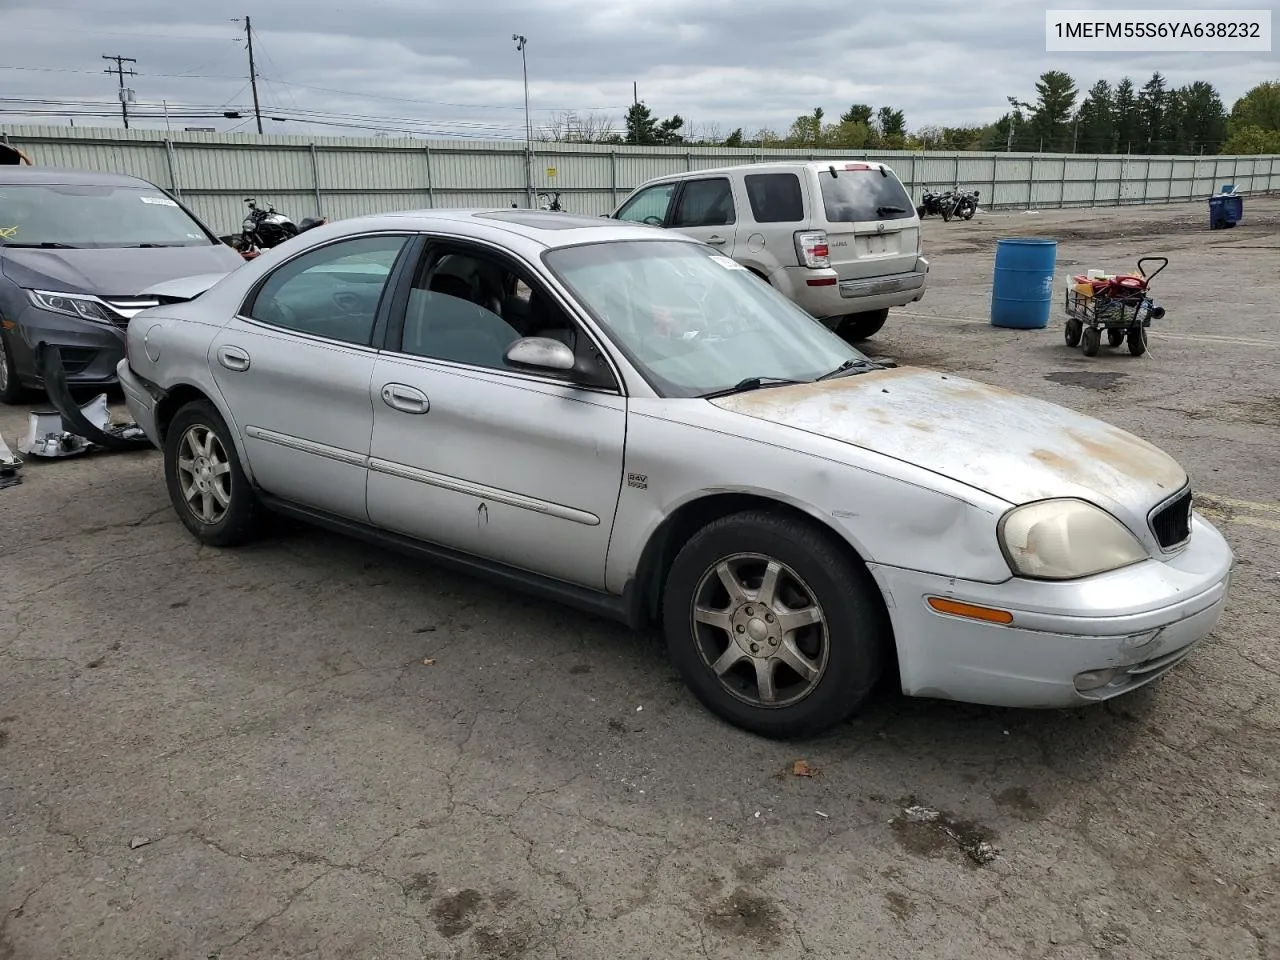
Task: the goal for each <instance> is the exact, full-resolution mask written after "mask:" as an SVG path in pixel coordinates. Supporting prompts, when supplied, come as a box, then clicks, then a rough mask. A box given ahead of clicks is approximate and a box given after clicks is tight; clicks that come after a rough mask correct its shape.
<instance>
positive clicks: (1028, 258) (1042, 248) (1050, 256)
mask: <svg viewBox="0 0 1280 960" xmlns="http://www.w3.org/2000/svg"><path fill="white" fill-rule="evenodd" d="M1057 263H1058V241H1057V240H1047V239H1045V238H1043V237H1005V238H1003V239H1000V240H997V241H996V271H995V279H994V281H993V283H992V287H991V325H992V326H993V327H1015V328H1017V329H1019V330H1036V329H1040V328H1041V327H1047V326H1048V325H1049V311H1050V308H1051V307H1052V306H1053V275H1054V270H1055V269H1056V267H1057Z"/></svg>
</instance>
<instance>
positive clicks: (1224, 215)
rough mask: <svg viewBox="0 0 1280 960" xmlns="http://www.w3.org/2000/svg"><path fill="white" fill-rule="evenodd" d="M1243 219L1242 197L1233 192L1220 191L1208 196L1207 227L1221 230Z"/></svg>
mask: <svg viewBox="0 0 1280 960" xmlns="http://www.w3.org/2000/svg"><path fill="white" fill-rule="evenodd" d="M1243 219H1244V197H1241V196H1238V195H1236V194H1234V193H1220V194H1218V195H1217V196H1215V197H1210V198H1209V229H1210V230H1222V229H1225V228H1228V227H1234V226H1235V225H1236V224H1237V223H1239V222H1240V221H1241V220H1243Z"/></svg>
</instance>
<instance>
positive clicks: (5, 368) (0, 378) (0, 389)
mask: <svg viewBox="0 0 1280 960" xmlns="http://www.w3.org/2000/svg"><path fill="white" fill-rule="evenodd" d="M26 395H27V389H26V387H24V386H23V385H22V381H21V380H19V379H18V366H17V362H16V361H15V360H14V359H13V350H11V349H10V347H9V341H8V339H7V338H6V336H5V333H4V331H3V330H0V403H20V402H21V401H22V399H23V397H25V396H26Z"/></svg>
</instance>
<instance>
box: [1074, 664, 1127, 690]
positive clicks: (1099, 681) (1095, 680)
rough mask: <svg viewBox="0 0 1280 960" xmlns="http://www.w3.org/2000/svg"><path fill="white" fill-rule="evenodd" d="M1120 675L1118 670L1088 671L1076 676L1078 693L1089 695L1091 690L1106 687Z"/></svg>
mask: <svg viewBox="0 0 1280 960" xmlns="http://www.w3.org/2000/svg"><path fill="white" fill-rule="evenodd" d="M1119 673H1120V670H1119V669H1118V668H1112V669H1109V670H1086V671H1085V672H1084V673H1077V674H1076V691H1077V692H1079V693H1088V692H1089V691H1090V690H1097V689H1099V688H1101V687H1105V686H1106V685H1107V684H1109V683H1110V682H1111V681H1112V680H1114V679H1115V678H1116V676H1117V675H1118V674H1119Z"/></svg>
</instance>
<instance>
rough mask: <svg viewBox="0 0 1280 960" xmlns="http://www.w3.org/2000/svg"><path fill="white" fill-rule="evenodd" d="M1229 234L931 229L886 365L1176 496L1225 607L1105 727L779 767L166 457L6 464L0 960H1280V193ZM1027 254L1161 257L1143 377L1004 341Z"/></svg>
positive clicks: (0, 615)
mask: <svg viewBox="0 0 1280 960" xmlns="http://www.w3.org/2000/svg"><path fill="white" fill-rule="evenodd" d="M1245 215H1246V218H1247V219H1246V222H1245V223H1244V224H1242V225H1241V226H1239V227H1238V228H1236V229H1234V230H1228V231H1217V232H1212V233H1211V232H1209V231H1208V230H1207V227H1206V224H1207V211H1206V210H1205V206H1204V204H1196V205H1194V206H1163V207H1153V208H1147V209H1141V208H1131V209H1126V210H1098V211H1069V212H1051V211H1044V212H1041V213H1038V214H1036V213H1017V214H1008V215H987V214H981V215H979V217H977V218H976V219H975V220H974V221H972V222H970V223H951V224H944V223H942V222H940V221H938V220H936V219H935V220H930V221H928V222H927V226H926V242H927V246H928V250H927V252H928V254H929V255H930V256H931V257H932V258H933V277H932V287H931V289H930V291H929V293H928V295H927V296H926V297H925V299H924V300H922V301H921V302H920V303H917V304H914V305H913V306H912V307H910V308H908V309H907V310H904V311H898V312H896V313H895V314H894V315H893V316H892V317H891V319H890V323H889V325H888V326H887V327H886V328H885V331H884V333H883V334H882V335H881V336H879V337H877V338H876V339H875V341H873V343H874V347H873V348H872V351H871V352H876V353H882V354H884V355H889V356H893V357H895V358H897V359H898V360H899V361H901V362H904V363H919V364H924V365H930V366H935V367H939V368H944V369H947V370H952V371H956V372H958V373H963V374H965V375H969V376H972V377H975V378H976V379H980V380H985V381H988V382H992V383H999V384H1002V385H1004V386H1008V387H1012V388H1014V389H1018V390H1022V391H1024V392H1026V393H1029V394H1033V395H1036V396H1040V397H1044V398H1046V399H1049V400H1053V401H1056V402H1058V403H1062V404H1065V405H1067V406H1070V407H1074V408H1077V409H1080V410H1083V411H1086V412H1089V413H1091V414H1093V415H1095V416H1099V417H1101V418H1103V419H1105V420H1108V421H1110V422H1112V423H1114V424H1117V425H1118V426H1121V427H1124V428H1126V429H1130V430H1133V431H1135V432H1137V433H1139V434H1141V435H1142V436H1144V437H1147V438H1149V439H1150V440H1152V441H1154V442H1155V443H1157V444H1159V445H1161V446H1163V447H1164V448H1165V449H1167V450H1169V451H1170V452H1171V453H1173V454H1174V455H1175V456H1177V457H1178V458H1180V459H1181V461H1182V462H1183V463H1184V465H1186V467H1187V469H1188V470H1189V472H1190V473H1191V475H1192V478H1193V481H1194V483H1195V486H1196V488H1197V491H1198V492H1199V495H1200V496H1201V498H1202V501H1201V502H1202V504H1203V509H1204V510H1205V511H1206V513H1208V514H1209V515H1210V516H1211V517H1212V518H1213V519H1215V520H1216V521H1218V522H1220V524H1221V525H1222V529H1223V530H1224V532H1225V533H1226V534H1227V536H1228V537H1229V538H1230V540H1231V542H1232V544H1233V546H1234V548H1235V549H1236V551H1237V554H1238V556H1239V563H1240V566H1239V568H1238V575H1237V579H1236V581H1235V586H1234V591H1233V596H1232V600H1231V603H1230V606H1229V608H1228V613H1227V616H1226V619H1225V620H1224V622H1223V625H1222V627H1221V629H1220V631H1219V633H1218V635H1217V636H1216V638H1214V639H1213V640H1212V641H1211V642H1209V643H1208V644H1206V645H1205V646H1204V647H1202V648H1201V649H1200V650H1199V651H1197V652H1196V653H1195V654H1193V655H1192V656H1191V657H1190V658H1189V659H1188V660H1187V661H1186V662H1185V663H1183V664H1182V665H1181V666H1179V667H1178V668H1177V669H1176V670H1175V671H1174V672H1173V673H1172V674H1170V675H1168V676H1166V677H1165V678H1163V679H1161V680H1160V681H1158V682H1156V683H1155V684H1154V685H1151V686H1149V687H1147V688H1145V689H1143V690H1141V691H1138V692H1136V693H1134V694H1132V695H1130V696H1128V697H1125V698H1122V699H1121V700H1119V701H1116V702H1113V703H1112V704H1110V705H1108V706H1106V707H1099V708H1095V709H1089V710H1081V711H1054V712H1023V711H1006V710H992V709H983V708H975V707H967V706H963V705H957V704H948V703H940V702H929V701H908V700H905V699H904V698H902V697H901V696H895V695H894V694H892V693H886V694H884V695H882V696H880V697H879V698H878V699H877V700H876V701H875V702H874V703H873V704H872V705H871V706H870V707H869V708H868V709H867V710H865V712H863V713H862V714H861V715H860V716H859V717H858V718H856V719H855V720H854V721H852V722H851V723H849V724H848V725H846V726H845V727H843V728H842V729H840V730H839V731H837V732H836V733H835V734H833V735H831V736H829V737H826V738H823V739H822V740H819V741H815V742H810V743H806V744H791V745H785V744H777V743H770V742H765V741H761V740H757V739H755V738H753V737H751V736H749V735H746V734H743V733H740V732H738V731H736V730H734V729H732V728H729V727H727V726H725V725H723V724H721V723H719V722H717V721H716V720H714V719H713V718H712V717H711V716H710V715H709V714H708V713H707V712H706V711H704V710H703V709H701V708H700V707H699V706H698V705H697V704H696V703H695V702H694V701H693V699H692V697H691V696H690V695H688V694H686V692H685V690H684V688H683V687H682V685H681V684H680V682H679V680H678V679H677V677H676V675H675V672H674V671H673V669H672V668H670V667H669V666H668V665H667V663H666V662H665V660H664V659H663V656H662V652H661V648H660V646H659V644H658V643H657V642H656V640H655V639H654V638H652V637H643V636H635V635H632V634H630V633H628V632H626V631H625V630H623V629H621V628H617V627H614V626H612V625H610V624H607V623H603V622H601V621H597V620H594V619H591V618H589V617H585V616H582V615H579V614H577V613H574V612H572V611H568V610H565V609H562V608H559V607H556V606H553V605H550V604H546V603H542V602H538V601H531V600H524V599H521V598H519V597H516V596H512V595H509V594H508V593H506V592H503V591H498V590H495V589H492V588H490V587H488V586H485V585H482V584H478V583H475V582H471V581H469V580H467V579H464V578H459V577H456V576H453V575H451V574H446V573H442V572H440V571H439V570H437V569H434V568H432V567H430V566H427V565H425V564H421V563H417V562H412V561H406V560H404V559H402V558H400V557H399V556H396V555H392V554H388V553H384V552H380V551H378V550H375V549H372V548H368V547H365V546H362V545H357V544H353V543H351V542H348V541H345V540H342V539H339V538H336V537H333V536H330V535H328V534H324V533H319V532H315V531H312V530H310V529H306V528H300V527H294V526H283V527H282V528H281V530H280V531H279V533H278V534H277V536H275V537H274V538H273V539H271V540H269V541H267V542H264V543H262V544H260V545H257V546H254V547H252V548H247V549H242V550H237V551H232V552H219V551H216V550H211V549H202V548H200V547H198V546H197V545H196V544H195V543H194V542H193V541H192V540H191V539H190V538H189V537H188V536H187V535H186V533H185V531H184V530H183V529H182V528H181V527H180V525H179V524H178V522H177V520H176V519H175V517H174V515H173V513H172V510H171V508H170V506H169V504H168V501H167V499H166V495H165V492H164V489H163V485H162V480H161V472H160V460H159V455H158V454H155V453H144V454H115V455H106V454H104V455H95V456H92V457H91V458H84V459H80V460H75V461H52V462H50V461H45V462H35V463H31V464H29V465H28V466H27V467H25V468H24V473H25V478H26V479H25V482H24V483H23V484H21V485H20V486H17V487H12V488H10V489H6V490H0V544H3V549H4V556H5V561H6V563H5V567H4V576H3V578H2V579H0V817H2V828H0V865H3V866H2V867H0V960H44V958H63V957H67V958H90V957H92V958H130V960H161V958H166V960H179V958H182V960H185V958H198V960H212V958H218V960H232V958H249V957H260V958H267V957H271V958H280V957H303V956H305V957H312V958H375V957H376V958H388V960H390V958H394V960H398V958H410V957H413V958H419V957H450V958H452V957H476V958H517V957H519V958H563V960H571V958H595V957H607V958H610V960H622V958H632V957H634V958H651V957H673V958H674V957H707V958H720V957H725V958H728V957H735V958H736V957H756V956H760V957H786V958H789V957H802V956H805V957H833V958H834V957H841V958H845V957H876V958H884V960H890V958H908V957H910V958H916V957H930V958H968V957H977V956H981V957H983V958H984V960H998V958H1031V957H1035V958H1054V960H1080V958H1092V957H1099V958H1113V960H1121V958H1148V957H1155V956H1159V957H1162V958H1184V957H1185V958H1205V957H1213V958H1215V960H1225V958H1267V957H1277V956H1280V814H1278V813H1277V809H1278V801H1280V790H1278V787H1280V747H1278V746H1277V731H1278V730H1280V696H1278V695H1277V694H1278V692H1280V691H1278V684H1280V649H1278V648H1277V629H1276V626H1275V623H1276V621H1275V618H1274V616H1273V615H1272V614H1270V613H1268V612H1267V611H1268V610H1271V609H1273V608H1272V604H1273V603H1275V602H1276V599H1277V595H1278V593H1280V591H1278V589H1277V585H1278V584H1280V503H1277V502H1276V500H1277V497H1280V493H1278V491H1280V442H1278V441H1280V432H1278V431H1280V366H1278V364H1280V323H1278V322H1277V320H1276V306H1275V305H1276V303H1277V302H1278V301H1280V199H1275V198H1273V199H1259V198H1247V199H1246V201H1245ZM1013 233H1019V234H1037V235H1044V236H1053V237H1057V238H1058V239H1059V240H1060V241H1061V242H1060V245H1059V250H1058V258H1059V270H1058V273H1059V277H1060V278H1061V277H1062V276H1063V275H1065V273H1066V272H1067V270H1071V272H1083V271H1084V270H1085V269H1086V268H1088V267H1100V268H1106V269H1123V268H1128V267H1129V266H1131V265H1132V263H1133V261H1134V260H1135V259H1136V258H1137V257H1138V256H1141V255H1143V254H1147V253H1151V254H1163V255H1167V256H1168V257H1169V258H1170V260H1171V264H1170V266H1169V269H1168V270H1167V271H1166V272H1165V273H1164V274H1163V275H1162V276H1161V277H1160V278H1159V279H1158V280H1157V283H1156V293H1157V295H1158V296H1159V297H1160V298H1161V299H1162V300H1163V302H1164V304H1165V305H1166V307H1167V309H1168V316H1167V317H1166V318H1165V319H1164V320H1163V321H1160V322H1158V323H1157V324H1156V325H1155V326H1154V327H1153V335H1152V341H1151V351H1150V353H1149V355H1148V356H1146V357H1142V358H1138V359H1135V358H1132V357H1130V356H1129V355H1128V353H1127V351H1125V350H1124V349H1123V348H1121V350H1119V351H1116V352H1114V353H1113V352H1110V351H1108V350H1106V348H1104V351H1103V355H1101V356H1099V357H1096V358H1094V359H1089V358H1086V357H1084V356H1083V355H1082V354H1081V352H1080V351H1079V350H1070V349H1068V348H1067V347H1065V346H1064V345H1063V342H1062V326H1061V324H1062V318H1061V316H1060V314H1061V311H1060V309H1058V308H1057V307H1055V309H1054V317H1053V320H1052V322H1051V325H1050V328H1049V329H1048V330H1046V331H1026V332H1011V331H1001V330H996V329H994V328H992V327H990V326H989V325H988V324H987V323H986V313H987V307H988V296H989V289H990V278H991V270H992V264H993V256H994V240H995V238H996V237H997V236H1001V235H1009V234H1013ZM1060 282H1061V281H1059V283H1060ZM24 425H25V411H22V410H16V409H14V408H7V409H3V410H0V430H2V431H3V433H4V436H5V438H6V439H7V440H8V441H9V443H10V445H13V444H14V443H15V442H16V440H17V437H18V436H19V434H20V432H21V430H22V429H23V427H24ZM797 760H804V761H806V762H807V764H808V765H809V770H808V772H810V773H813V774H814V775H813V776H797V775H795V770H796V768H795V766H794V764H795V761H797ZM802 772H803V770H802ZM917 808H925V809H927V810H929V811H937V817H936V819H929V817H931V816H932V814H928V813H924V812H922V810H921V809H917ZM908 810H910V811H911V812H910V813H908V812H907V811H908ZM142 841H146V842H145V843H143V842H142ZM988 845H989V846H988ZM992 853H994V854H995V857H994V859H990V855H991V854H992Z"/></svg>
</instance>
